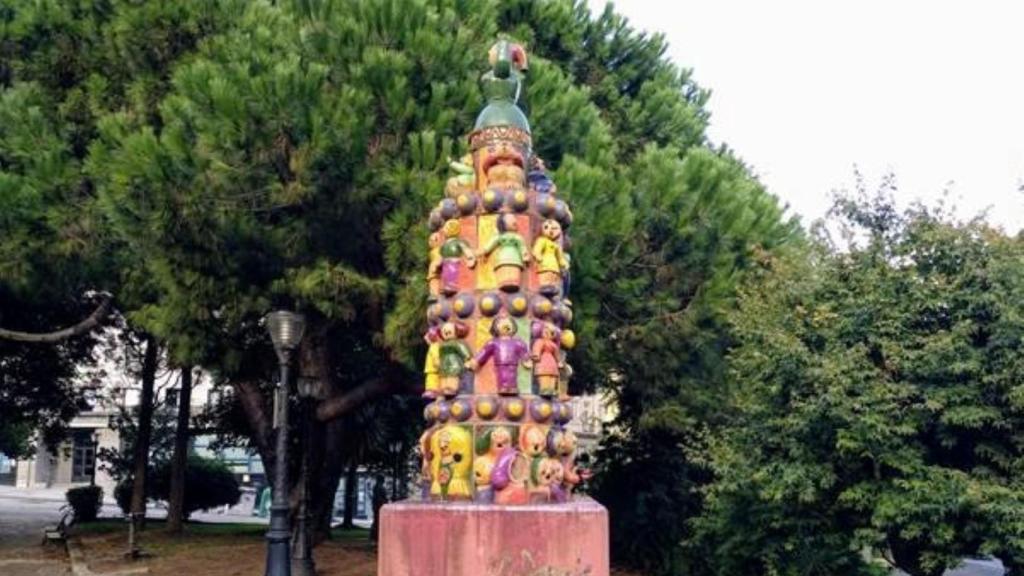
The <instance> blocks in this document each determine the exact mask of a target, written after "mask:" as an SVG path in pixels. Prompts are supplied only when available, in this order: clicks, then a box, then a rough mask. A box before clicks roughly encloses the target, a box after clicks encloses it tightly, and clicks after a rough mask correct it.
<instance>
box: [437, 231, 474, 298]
mask: <svg viewBox="0 0 1024 576" xmlns="http://www.w3.org/2000/svg"><path fill="white" fill-rule="evenodd" d="M442 231H443V232H444V238H445V240H444V242H443V243H442V244H441V250H440V252H441V292H443V293H444V294H445V295H446V296H451V295H453V294H455V293H457V292H458V291H459V269H460V267H461V265H462V261H463V260H465V261H466V265H467V266H469V267H470V268H472V267H474V266H476V255H475V254H473V249H472V248H470V247H469V244H468V243H467V242H466V241H465V240H463V239H462V238H460V237H459V233H460V232H461V231H462V225H461V224H459V221H458V220H448V221H447V222H445V223H444V227H443V228H442Z"/></svg>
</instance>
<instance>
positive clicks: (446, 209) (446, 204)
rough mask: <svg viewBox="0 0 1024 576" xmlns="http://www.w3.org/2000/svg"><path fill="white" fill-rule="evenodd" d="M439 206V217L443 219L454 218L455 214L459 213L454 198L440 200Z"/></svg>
mask: <svg viewBox="0 0 1024 576" xmlns="http://www.w3.org/2000/svg"><path fill="white" fill-rule="evenodd" d="M439 208H440V210H441V217H442V218H444V219H445V220H448V219H451V218H454V217H455V215H456V214H458V213H459V207H458V206H457V205H456V204H455V200H452V199H451V198H445V199H444V200H441V205H440V206H439Z"/></svg>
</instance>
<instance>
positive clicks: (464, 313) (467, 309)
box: [452, 294, 473, 318]
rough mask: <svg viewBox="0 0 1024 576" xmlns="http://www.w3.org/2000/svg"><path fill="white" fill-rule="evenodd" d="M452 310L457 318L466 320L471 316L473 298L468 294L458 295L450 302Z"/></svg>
mask: <svg viewBox="0 0 1024 576" xmlns="http://www.w3.org/2000/svg"><path fill="white" fill-rule="evenodd" d="M452 310H454V311H455V314H456V315H457V316H458V317H459V318H468V317H469V316H470V315H471V314H473V296H472V295H470V294H459V295H458V296H456V297H455V300H454V301H452Z"/></svg>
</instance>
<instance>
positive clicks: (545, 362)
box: [531, 322, 565, 398]
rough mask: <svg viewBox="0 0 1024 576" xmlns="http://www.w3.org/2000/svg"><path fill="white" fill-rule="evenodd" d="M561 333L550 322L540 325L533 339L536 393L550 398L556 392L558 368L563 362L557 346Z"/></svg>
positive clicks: (559, 348)
mask: <svg viewBox="0 0 1024 576" xmlns="http://www.w3.org/2000/svg"><path fill="white" fill-rule="evenodd" d="M560 340H561V334H560V333H559V331H558V328H557V327H556V326H555V325H554V324H552V323H551V322H544V323H543V324H542V325H541V330H540V337H539V338H536V339H534V341H533V349H532V350H531V352H532V355H533V375H534V376H536V377H537V393H538V394H540V395H541V396H544V397H546V398H550V397H552V396H554V395H556V394H557V393H558V374H559V369H560V368H561V367H562V365H563V364H565V362H564V361H563V360H562V355H561V352H562V350H561V347H560V346H559V343H560Z"/></svg>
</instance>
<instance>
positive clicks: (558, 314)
mask: <svg viewBox="0 0 1024 576" xmlns="http://www.w3.org/2000/svg"><path fill="white" fill-rule="evenodd" d="M554 316H555V318H557V319H558V321H559V322H561V323H562V325H563V326H568V325H569V324H572V308H571V307H570V306H568V305H567V304H566V303H565V302H559V303H558V305H556V306H555V309H554Z"/></svg>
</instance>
